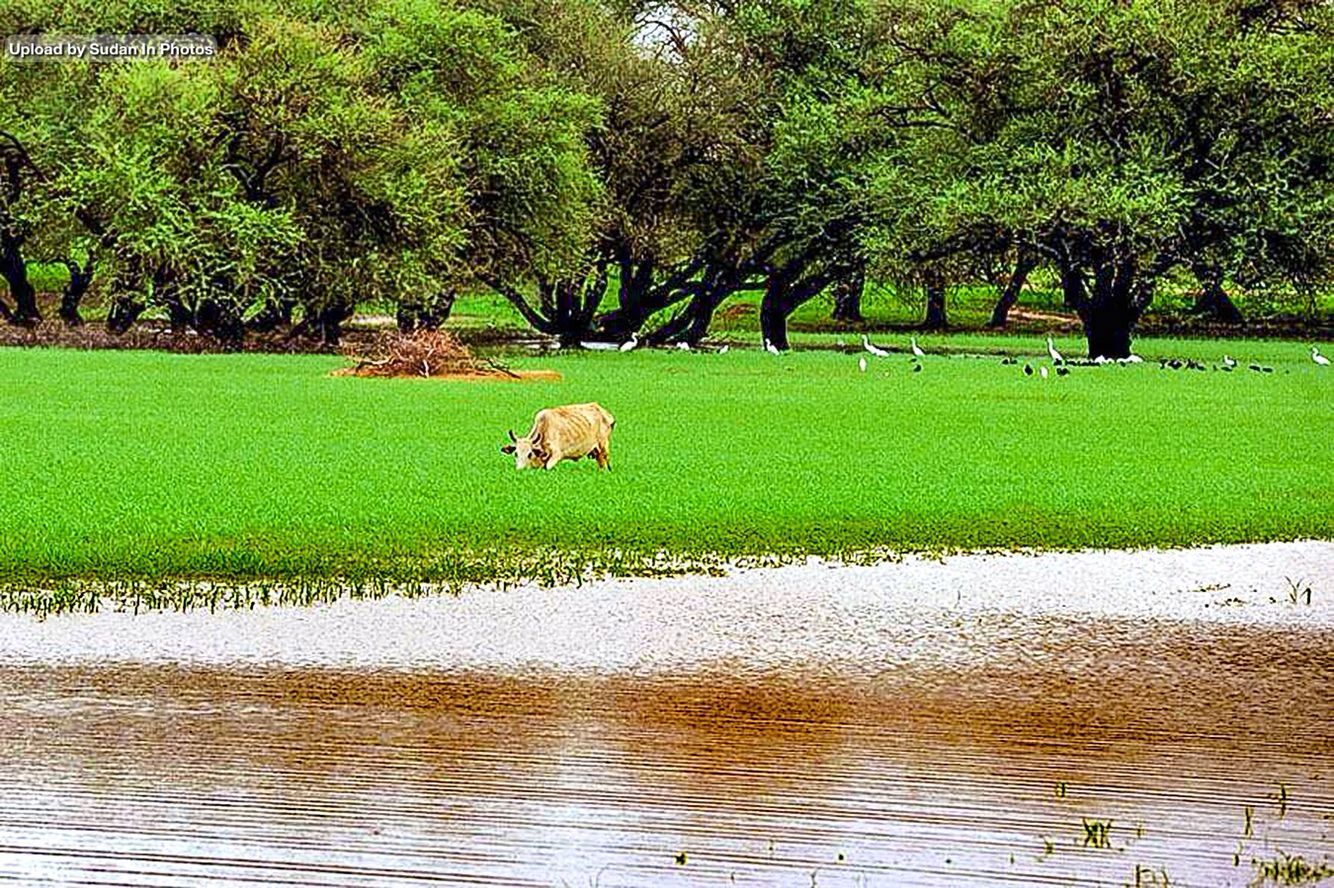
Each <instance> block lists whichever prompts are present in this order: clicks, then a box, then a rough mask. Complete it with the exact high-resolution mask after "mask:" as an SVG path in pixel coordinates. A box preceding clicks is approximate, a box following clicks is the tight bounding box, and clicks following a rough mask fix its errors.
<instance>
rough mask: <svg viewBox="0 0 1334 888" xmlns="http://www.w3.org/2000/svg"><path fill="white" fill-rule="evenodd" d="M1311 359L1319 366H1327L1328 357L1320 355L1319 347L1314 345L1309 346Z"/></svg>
mask: <svg viewBox="0 0 1334 888" xmlns="http://www.w3.org/2000/svg"><path fill="white" fill-rule="evenodd" d="M1311 360H1313V361H1315V362H1316V363H1317V364H1319V365H1320V366H1321V367H1328V366H1329V358H1327V357H1325V356H1324V355H1322V354H1321V353H1320V349H1318V348H1316V347H1315V346H1314V345H1313V346H1311Z"/></svg>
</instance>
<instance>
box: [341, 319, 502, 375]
mask: <svg viewBox="0 0 1334 888" xmlns="http://www.w3.org/2000/svg"><path fill="white" fill-rule="evenodd" d="M343 354H344V355H346V356H347V357H349V358H351V359H352V360H354V361H355V362H356V364H355V365H354V366H353V367H350V368H348V370H347V371H345V372H347V373H348V374H349V375H352V376H389V377H403V376H420V377H424V378H430V377H433V376H465V377H478V376H502V377H515V376H516V375H517V374H515V373H513V372H511V371H510V370H509V369H508V368H506V367H504V366H503V365H501V364H499V363H497V362H496V361H493V360H490V359H488V358H479V357H477V356H476V355H474V354H473V353H472V351H471V350H470V349H469V348H468V347H467V346H466V345H464V344H463V343H461V342H459V341H458V340H457V339H455V338H454V337H453V336H452V335H450V334H449V333H446V332H445V331H443V330H418V331H416V332H414V333H399V332H398V331H384V332H381V333H379V334H378V335H376V336H375V337H374V338H373V339H371V340H370V341H369V342H363V343H358V344H355V345H349V346H347V347H345V348H344V349H343Z"/></svg>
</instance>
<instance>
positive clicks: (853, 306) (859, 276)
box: [830, 270, 866, 324]
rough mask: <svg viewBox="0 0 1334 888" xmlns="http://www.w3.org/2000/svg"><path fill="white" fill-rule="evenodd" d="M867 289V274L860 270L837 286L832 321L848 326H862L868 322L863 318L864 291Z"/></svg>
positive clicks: (835, 286)
mask: <svg viewBox="0 0 1334 888" xmlns="http://www.w3.org/2000/svg"><path fill="white" fill-rule="evenodd" d="M865 288H866V272H864V271H860V270H859V271H857V272H854V273H853V274H852V275H850V276H848V277H846V278H843V279H842V280H840V281H839V282H838V283H837V284H835V285H834V311H833V314H832V315H830V317H831V319H832V320H835V321H842V322H844V323H847V324H860V323H861V322H862V321H864V320H866V318H864V317H862V291H863V290H864V289H865Z"/></svg>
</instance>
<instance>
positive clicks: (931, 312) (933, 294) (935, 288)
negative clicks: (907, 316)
mask: <svg viewBox="0 0 1334 888" xmlns="http://www.w3.org/2000/svg"><path fill="white" fill-rule="evenodd" d="M948 326H949V319H948V318H947V317H946V316H945V281H944V280H943V279H942V278H940V277H939V276H937V275H934V274H933V275H931V276H929V277H928V278H927V281H926V319H925V320H923V321H922V329H923V330H944V329H945V328H946V327H948Z"/></svg>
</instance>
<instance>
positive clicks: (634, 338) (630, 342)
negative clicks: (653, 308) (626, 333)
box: [621, 333, 639, 352]
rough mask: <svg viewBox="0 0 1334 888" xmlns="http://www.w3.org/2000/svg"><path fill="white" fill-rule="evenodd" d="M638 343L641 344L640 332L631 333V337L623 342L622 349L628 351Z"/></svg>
mask: <svg viewBox="0 0 1334 888" xmlns="http://www.w3.org/2000/svg"><path fill="white" fill-rule="evenodd" d="M637 345H639V334H638V333H631V334H630V338H629V339H627V340H625V342H622V343H621V351H623V352H628V351H630V350H631V349H632V348H634V347H635V346H637Z"/></svg>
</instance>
